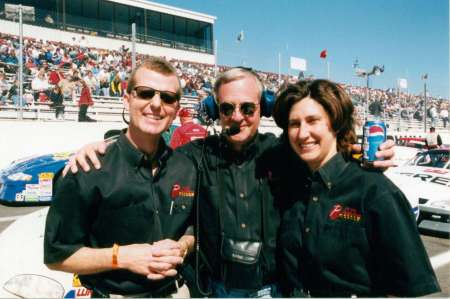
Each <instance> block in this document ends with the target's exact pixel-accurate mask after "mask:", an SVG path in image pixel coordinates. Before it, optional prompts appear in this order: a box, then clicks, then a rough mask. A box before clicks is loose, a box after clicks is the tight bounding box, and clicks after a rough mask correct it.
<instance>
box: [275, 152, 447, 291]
mask: <svg viewBox="0 0 450 299" xmlns="http://www.w3.org/2000/svg"><path fill="white" fill-rule="evenodd" d="M295 171H296V170H295V169H291V171H290V172H288V173H286V174H287V175H289V174H294V173H295ZM300 171H304V170H300ZM308 181H309V183H307V185H308V186H307V187H308V189H309V194H307V195H306V196H304V194H305V193H303V192H301V193H298V194H297V201H296V202H295V203H294V205H293V206H292V207H291V208H290V209H288V210H287V212H286V213H285V214H284V216H283V220H282V224H281V228H280V250H281V252H282V259H281V262H282V265H283V266H284V270H285V271H286V272H287V279H288V282H289V284H290V286H291V288H292V287H295V288H297V289H304V290H306V291H308V292H310V294H311V295H312V296H318V297H329V296H333V297H348V296H351V295H357V296H365V297H373V296H386V295H395V296H401V297H406V296H423V295H426V294H430V293H434V292H437V291H439V285H438V282H437V280H436V276H435V274H434V272H433V269H432V267H431V264H430V261H429V259H428V256H427V253H426V251H425V249H424V246H423V244H422V241H421V239H420V236H419V233H418V230H417V225H416V222H415V218H414V215H413V213H412V210H411V206H410V204H409V203H408V201H407V199H406V198H405V196H404V195H403V193H402V192H401V191H400V190H399V189H398V188H397V187H396V186H395V185H394V184H393V183H392V182H391V181H390V180H389V179H387V178H386V177H385V176H384V175H383V174H382V173H379V172H369V171H367V170H364V169H362V168H361V167H359V165H358V164H357V163H356V162H354V161H346V160H344V158H343V156H342V155H341V154H336V155H335V156H334V157H333V158H332V159H331V160H330V161H328V162H327V163H326V164H325V165H324V166H323V167H321V168H320V169H319V170H318V171H316V172H315V173H313V174H311V175H310V176H309V179H308ZM287 192H288V193H290V194H289V195H286V196H287V197H289V196H290V195H292V193H294V194H295V191H294V189H292V188H291V189H290V190H287Z"/></svg>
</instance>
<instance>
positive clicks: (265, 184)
mask: <svg viewBox="0 0 450 299" xmlns="http://www.w3.org/2000/svg"><path fill="white" fill-rule="evenodd" d="M262 92H263V85H262V83H261V81H260V79H259V78H258V76H257V74H256V73H254V72H253V71H251V70H249V69H244V68H234V69H231V70H228V71H227V72H225V73H223V74H221V75H219V77H218V78H217V80H216V82H215V85H214V93H215V96H216V102H217V104H218V107H219V119H220V124H221V126H222V132H224V133H222V134H221V135H220V136H208V137H207V138H206V139H204V140H195V141H194V142H191V143H188V144H186V145H185V146H182V147H180V148H178V149H177V151H179V152H183V153H184V154H186V155H187V156H188V157H190V158H191V159H192V161H193V162H194V164H195V165H197V167H196V168H197V171H198V172H199V175H200V176H201V177H200V186H199V190H200V194H199V199H198V202H199V205H198V207H196V211H197V209H198V214H197V215H198V217H199V218H198V219H199V221H198V225H199V227H198V235H197V236H198V241H199V243H200V252H201V254H200V256H201V257H203V258H202V261H201V263H200V267H199V269H200V273H199V274H200V276H201V277H202V281H204V282H206V283H207V286H208V287H207V288H206V289H207V290H210V291H211V292H212V293H211V296H212V297H222V298H223V297H264V296H266V297H267V296H271V297H277V296H278V297H279V296H281V293H280V290H279V285H278V282H279V281H278V279H279V278H280V277H281V276H280V274H279V273H277V268H276V260H275V255H276V252H275V251H276V237H277V230H278V226H279V209H278V207H277V206H276V203H275V202H274V198H273V195H272V190H271V187H272V186H271V185H272V184H274V185H276V184H275V183H274V180H273V178H272V177H271V172H270V168H269V165H268V162H269V161H268V160H266V159H265V156H266V155H267V154H268V153H269V151H270V150H271V149H272V148H274V147H275V146H276V145H277V144H278V139H277V138H276V137H275V136H274V135H273V134H260V133H258V127H259V123H260V120H261V116H260V113H261V102H260V101H261V95H262ZM105 147H106V145H105V143H97V144H92V145H89V146H86V147H85V148H84V149H83V150H82V151H81V152H80V154H78V155H77V157H75V158H74V159H72V160H73V162H72V163H71V170H72V171H75V172H76V171H77V167H76V163H74V162H75V161H77V162H79V164H80V166H81V167H82V168H83V170H86V171H88V170H89V169H90V167H89V166H88V164H87V162H86V157H89V158H90V159H91V158H92V159H91V160H92V163H93V164H94V166H95V167H96V168H99V167H100V163H99V161H98V159H96V157H94V156H95V152H100V153H101V152H103V151H104V149H105ZM390 147H392V144H390ZM381 154H382V155H383V156H384V157H386V158H392V156H393V153H392V151H391V150H390V149H389V144H388V149H387V150H385V151H383V152H382V153H381ZM390 163H391V162H390V161H384V162H383V163H381V164H379V166H380V167H386V166H389V165H391V164H390Z"/></svg>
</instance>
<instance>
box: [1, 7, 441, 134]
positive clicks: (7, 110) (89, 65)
mask: <svg viewBox="0 0 450 299" xmlns="http://www.w3.org/2000/svg"><path fill="white" fill-rule="evenodd" d="M19 2H20V3H22V4H24V5H29V6H33V7H34V10H35V18H34V21H27V22H25V25H24V36H25V40H24V55H25V65H24V72H25V74H26V75H25V81H24V89H25V98H26V102H27V105H26V106H25V107H24V108H23V109H24V114H23V117H24V118H25V119H39V120H54V119H55V116H54V110H55V109H54V108H53V107H52V106H51V104H50V102H49V100H48V99H47V98H46V97H45V96H44V97H43V98H41V97H40V95H41V94H42V93H46V94H47V96H48V93H49V90H50V89H51V87H52V85H54V84H58V85H62V88H63V92H64V95H65V101H64V103H65V116H64V119H65V120H68V121H76V120H77V113H78V106H77V104H76V100H77V99H78V98H79V93H80V91H79V87H78V85H77V84H75V83H74V82H75V81H77V80H78V79H80V78H83V79H84V80H89V81H90V84H89V85H90V87H91V92H92V94H93V98H94V101H95V105H94V107H93V108H90V109H89V115H90V116H92V117H93V118H95V119H97V120H98V121H116V122H120V121H122V110H123V105H122V101H121V95H122V94H123V90H124V89H125V88H126V79H127V76H128V74H129V72H130V71H131V53H130V50H129V48H130V30H131V29H130V26H129V24H130V22H132V21H135V22H136V23H137V31H138V39H139V41H140V42H139V43H138V47H137V52H138V53H140V54H138V56H137V59H138V61H139V60H141V59H143V58H144V57H145V56H146V55H152V56H165V57H166V58H167V59H169V60H170V61H171V62H172V63H173V65H174V66H175V67H176V68H177V69H178V70H179V74H180V77H181V82H182V87H183V91H184V97H183V99H182V106H188V107H193V106H194V105H196V104H197V103H198V101H199V100H201V99H202V98H203V97H205V96H207V95H208V94H209V93H210V92H211V89H212V85H213V82H214V76H215V73H216V71H223V70H225V69H227V68H228V67H227V66H218V68H215V67H214V62H215V61H216V60H215V56H214V54H213V53H214V49H213V42H212V41H213V34H212V31H213V25H214V20H215V17H213V16H208V15H204V14H200V13H196V12H192V11H187V10H182V9H178V8H175V7H169V6H165V5H160V4H157V3H153V2H148V1H141V0H127V1H125V0H121V1H119V0H117V1H116V0H115V1H106V0H92V1H91V0H89V1H88V0H71V1H65V0H51V1H34V0H27V1H18V0H14V1H10V0H0V73H5V75H6V80H5V82H3V83H2V82H1V79H0V92H3V93H5V91H6V96H3V97H2V99H1V100H2V101H1V102H0V119H15V118H17V109H18V106H17V105H16V104H17V103H15V102H14V100H13V99H12V98H11V97H10V96H8V94H9V89H10V88H11V86H12V85H13V83H14V78H15V75H16V72H17V64H18V63H17V57H16V53H17V45H18V37H17V32H18V26H17V22H15V20H10V17H11V16H10V15H8V14H7V13H5V9H4V7H5V5H6V4H17V3H19ZM92 6H94V8H93V7H92ZM100 6H101V7H102V9H101V10H99V9H98V8H99V7H100ZM105 7H107V8H105ZM108 7H109V8H108ZM105 9H106V10H108V9H110V12H111V15H110V16H112V17H110V18H109V19H108V21H106V20H105V19H104V17H102V15H101V14H102V13H103V11H104V10H105ZM74 16H76V17H74ZM155 20H159V21H157V22H156V21H155ZM105 22H106V23H108V25H107V26H106V25H105ZM168 23H170V24H172V25H171V26H169V25H168ZM182 24H183V25H182ZM192 26H193V27H192ZM177 28H178V29H177ZM180 28H181V29H180ZM193 28H196V29H195V30H194V29H193ZM144 54H146V55H144ZM41 70H43V72H44V73H45V78H46V80H48V84H46V87H44V88H40V89H39V88H36V86H34V85H33V80H35V79H36V77H37V74H38V73H39V72H40V71H41ZM58 72H59V74H60V75H57V76H61V77H62V79H61V82H53V79H52V78H53V77H54V76H55V74H56V73H58ZM89 73H91V74H93V75H92V77H93V79H89ZM258 74H259V76H260V77H261V79H262V81H263V83H264V85H265V86H266V88H268V89H271V90H272V91H274V92H276V91H277V90H278V88H279V87H280V86H283V85H284V84H286V83H287V82H293V81H295V80H296V77H293V76H287V75H282V77H281V82H280V81H279V78H278V74H274V73H270V72H261V71H259V72H258ZM116 77H117V78H118V79H117V80H118V84H117V86H116V88H113V87H112V86H113V83H112V81H113V80H114V78H116ZM62 83H64V84H62ZM35 85H36V84H35ZM342 85H343V87H344V88H345V89H346V90H347V92H348V93H349V94H350V96H351V97H352V99H353V102H354V104H355V106H356V109H357V111H358V112H359V115H358V116H361V115H362V113H361V109H362V107H364V101H365V98H366V91H367V90H366V88H365V87H359V86H351V85H345V84H342ZM117 87H120V88H119V90H116V89H117ZM2 88H3V89H2ZM369 94H370V97H369V98H370V103H371V102H374V101H379V102H381V103H383V110H384V114H383V117H385V119H386V120H387V122H388V123H389V125H390V128H391V130H392V129H393V130H396V131H404V130H411V131H423V121H422V120H421V118H423V113H421V112H422V111H423V99H422V96H420V95H412V94H405V93H397V92H395V91H394V90H380V89H369ZM370 103H369V104H370ZM428 103H429V104H430V103H432V104H433V106H435V107H437V112H439V111H442V110H444V109H448V104H447V103H448V101H447V100H444V99H436V98H428ZM432 122H434V123H435V126H436V127H437V128H438V130H439V129H441V130H442V129H443V123H442V121H441V120H440V119H439V118H437V119H432V118H429V125H431V123H432ZM262 128H263V130H264V131H267V130H272V131H278V130H277V129H276V128H275V125H274V123H273V121H272V120H271V119H264V120H263V122H262Z"/></svg>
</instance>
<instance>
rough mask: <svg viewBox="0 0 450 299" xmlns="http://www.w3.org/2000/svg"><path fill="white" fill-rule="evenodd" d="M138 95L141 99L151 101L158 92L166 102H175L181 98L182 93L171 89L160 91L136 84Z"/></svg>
mask: <svg viewBox="0 0 450 299" xmlns="http://www.w3.org/2000/svg"><path fill="white" fill-rule="evenodd" d="M133 90H134V92H135V93H136V96H137V97H138V98H140V99H143V100H146V101H151V100H152V99H153V97H154V96H155V94H156V93H159V96H160V97H161V100H162V101H163V102H164V103H165V104H173V103H175V102H176V101H179V100H180V95H178V94H176V93H174V92H170V91H160V90H156V89H153V88H151V87H147V86H146V87H144V86H136V87H135V88H134V89H133Z"/></svg>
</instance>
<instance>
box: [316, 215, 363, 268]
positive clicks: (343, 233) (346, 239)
mask: <svg viewBox="0 0 450 299" xmlns="http://www.w3.org/2000/svg"><path fill="white" fill-rule="evenodd" d="M318 246H319V248H318V252H319V255H318V256H319V257H320V259H321V260H322V262H323V263H325V264H333V265H342V266H343V267H349V265H352V264H353V265H354V264H361V263H365V262H364V261H365V259H366V257H367V254H368V242H367V236H366V230H365V228H364V227H363V226H360V225H358V224H355V223H345V222H337V223H325V225H324V226H323V230H322V232H321V233H320V235H319V242H318Z"/></svg>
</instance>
